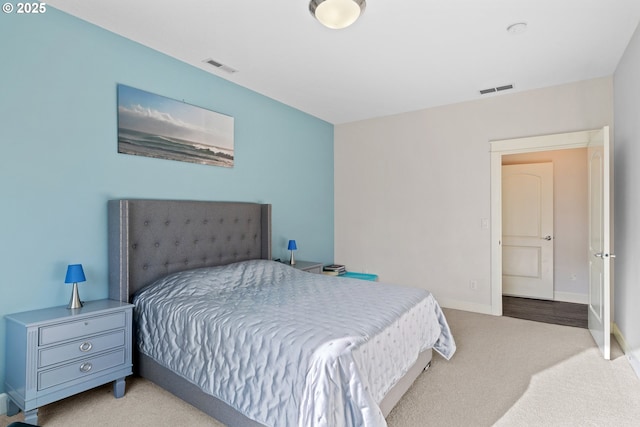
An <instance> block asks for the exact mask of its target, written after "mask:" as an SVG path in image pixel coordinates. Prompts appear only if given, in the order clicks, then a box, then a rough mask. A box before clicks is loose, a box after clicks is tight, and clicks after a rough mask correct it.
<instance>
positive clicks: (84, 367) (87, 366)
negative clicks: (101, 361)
mask: <svg viewBox="0 0 640 427" xmlns="http://www.w3.org/2000/svg"><path fill="white" fill-rule="evenodd" d="M91 368H93V366H92V365H91V363H89V362H84V363H83V364H82V365H80V372H89V371H90V370H91Z"/></svg>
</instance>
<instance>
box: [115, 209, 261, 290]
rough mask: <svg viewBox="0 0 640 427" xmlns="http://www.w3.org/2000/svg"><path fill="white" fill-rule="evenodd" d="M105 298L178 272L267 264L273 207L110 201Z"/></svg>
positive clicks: (136, 288) (141, 286) (135, 288)
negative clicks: (258, 262) (257, 262)
mask: <svg viewBox="0 0 640 427" xmlns="http://www.w3.org/2000/svg"><path fill="white" fill-rule="evenodd" d="M108 214H109V298H111V299H115V300H119V301H126V302H128V301H129V299H130V297H131V296H132V295H133V294H134V293H135V292H136V291H137V290H139V289H141V288H143V287H144V286H146V285H148V284H150V283H151V282H153V281H154V280H156V279H158V278H160V277H162V276H164V275H166V274H169V273H174V272H177V271H182V270H187V269H192V268H200V267H210V266H216V265H224V264H229V263H232V262H237V261H245V260H250V259H271V205H268V204H259V203H243V202H205V201H187V200H138V199H131V200H110V201H109V204H108Z"/></svg>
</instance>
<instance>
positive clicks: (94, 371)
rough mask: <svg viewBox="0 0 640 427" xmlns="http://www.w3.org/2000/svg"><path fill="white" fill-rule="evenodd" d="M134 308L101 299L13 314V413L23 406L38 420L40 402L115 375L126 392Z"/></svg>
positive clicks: (9, 319) (116, 388)
mask: <svg viewBox="0 0 640 427" xmlns="http://www.w3.org/2000/svg"><path fill="white" fill-rule="evenodd" d="M132 311H133V305H132V304H127V303H121V302H119V301H115V300H99V301H89V302H86V303H84V307H82V308H79V309H76V310H71V309H68V308H67V307H66V306H60V307H53V308H47V309H42V310H34V311H26V312H23V313H16V314H10V315H7V316H6V317H5V319H6V323H7V334H6V362H5V363H6V364H5V368H6V372H5V391H6V393H7V394H8V396H9V399H8V400H7V415H9V416H12V415H15V414H17V413H18V411H19V410H20V409H21V410H22V411H24V418H25V422H27V423H31V424H37V423H38V407H40V406H44V405H47V404H49V403H51V402H55V401H57V400H60V399H63V398H65V397H68V396H71V395H73V394H76V393H80V392H82V391H85V390H89V389H91V388H94V387H97V386H99V385H102V384H105V383H108V382H110V381H114V384H113V394H114V396H115V397H116V398H119V397H122V396H124V389H125V377H126V376H127V375H131V373H132V371H131V368H132V363H131V315H132Z"/></svg>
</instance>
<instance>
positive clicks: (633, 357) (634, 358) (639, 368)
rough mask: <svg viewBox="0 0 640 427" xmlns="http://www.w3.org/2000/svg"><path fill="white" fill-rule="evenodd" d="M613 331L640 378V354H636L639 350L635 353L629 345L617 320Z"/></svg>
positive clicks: (612, 327) (613, 324) (613, 325)
mask: <svg viewBox="0 0 640 427" xmlns="http://www.w3.org/2000/svg"><path fill="white" fill-rule="evenodd" d="M611 333H612V334H613V336H614V337H615V338H616V341H618V344H620V348H621V349H622V351H623V352H624V354H625V356H627V360H629V364H630V365H631V367H632V368H633V370H634V372H635V373H636V375H637V376H638V378H640V359H638V357H640V354H636V353H638V352H635V353H634V352H633V351H632V349H631V348H630V347H629V346H628V345H627V341H626V340H625V339H624V335H622V332H621V331H620V328H618V325H617V324H616V322H613V323H612V326H611Z"/></svg>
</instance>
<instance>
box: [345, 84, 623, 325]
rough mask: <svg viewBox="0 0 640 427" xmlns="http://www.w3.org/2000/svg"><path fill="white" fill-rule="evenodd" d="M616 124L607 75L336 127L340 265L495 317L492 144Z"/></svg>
mask: <svg viewBox="0 0 640 427" xmlns="http://www.w3.org/2000/svg"><path fill="white" fill-rule="evenodd" d="M612 122H613V83H612V78H611V77H605V78H600V79H594V80H587V81H582V82H577V83H572V84H566V85H562V86H556V87H550V88H545V89H539V90H534V91H529V92H521V93H513V94H505V95H501V96H495V97H490V98H487V99H484V98H483V99H481V100H478V101H472V102H465V103H461V104H455V105H447V106H443V107H438V108H431V109H427V110H421V111H415V112H410V113H405V114H399V115H396V116H389V117H383V118H378V119H372V120H365V121H360V122H354V123H347V124H343V125H338V126H336V128H335V143H334V170H335V181H334V185H335V190H334V194H335V259H336V262H339V263H343V264H346V266H347V268H350V269H352V270H354V271H369V272H372V273H378V275H379V276H380V279H381V280H382V281H386V282H391V283H399V284H406V285H410V286H416V287H422V288H425V289H428V290H430V291H431V292H433V294H434V295H435V296H436V297H437V298H438V300H439V302H440V303H441V304H442V305H444V306H447V307H451V308H459V309H463V310H470V311H477V312H484V313H490V312H491V286H490V283H491V282H490V272H491V263H490V261H491V259H490V248H491V240H490V238H491V236H490V230H488V229H483V228H482V226H481V224H482V219H485V218H486V219H488V218H491V209H490V193H491V187H490V175H491V165H490V153H489V149H490V144H489V141H492V140H500V139H511V138H520V137H527V136H536V135H548V134H556V133H564V132H573V131H582V130H589V129H597V128H601V127H602V126H604V125H611V124H612ZM472 280H473V281H476V282H477V289H472V288H471V286H470V281H472Z"/></svg>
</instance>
